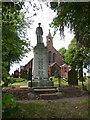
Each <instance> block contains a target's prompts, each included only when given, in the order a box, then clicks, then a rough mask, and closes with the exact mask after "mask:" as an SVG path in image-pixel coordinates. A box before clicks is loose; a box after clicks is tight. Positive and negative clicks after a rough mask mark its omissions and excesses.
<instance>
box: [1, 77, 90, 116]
mask: <svg viewBox="0 0 90 120" xmlns="http://www.w3.org/2000/svg"><path fill="white" fill-rule="evenodd" d="M13 80H14V83H12V84H11V83H10V84H9V86H8V87H3V89H2V92H3V93H5V95H6V96H4V98H3V110H4V111H3V114H2V116H3V118H88V112H89V110H88V109H89V108H88V102H89V99H88V94H87V93H86V91H81V88H82V84H81V81H79V83H78V86H74V85H73V86H68V82H67V79H61V84H60V86H61V87H62V91H63V92H64V96H63V97H61V98H60V99H57V98H54V99H47V100H45V99H40V98H39V97H38V96H36V98H33V99H30V98H28V95H27V93H28V90H27V89H20V86H22V85H23V86H26V85H27V80H24V79H21V78H12V81H13ZM53 81H54V84H55V85H56V86H58V79H57V78H53ZM89 81H90V78H87V79H86V80H85V81H84V85H85V86H87V90H89V91H90V88H89ZM6 98H7V101H5V102H4V100H5V99H6ZM17 111H19V113H18V114H17Z"/></svg>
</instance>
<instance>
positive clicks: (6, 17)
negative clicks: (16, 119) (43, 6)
mask: <svg viewBox="0 0 90 120" xmlns="http://www.w3.org/2000/svg"><path fill="white" fill-rule="evenodd" d="M23 6H24V3H22V2H20V3H18V4H15V3H14V2H3V3H2V62H3V63H2V65H3V72H4V71H5V72H6V71H7V72H9V70H10V65H11V64H12V63H14V62H19V61H20V60H21V59H22V57H23V56H24V55H25V53H27V52H29V51H30V46H29V42H28V39H27V37H26V33H27V32H26V28H27V27H28V25H30V23H31V21H30V19H25V15H24V12H21V10H22V9H23Z"/></svg>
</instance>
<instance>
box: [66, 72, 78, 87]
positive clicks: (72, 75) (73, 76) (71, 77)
mask: <svg viewBox="0 0 90 120" xmlns="http://www.w3.org/2000/svg"><path fill="white" fill-rule="evenodd" d="M68 84H69V85H78V72H77V71H76V70H70V71H69V72H68Z"/></svg>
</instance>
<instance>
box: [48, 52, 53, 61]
mask: <svg viewBox="0 0 90 120" xmlns="http://www.w3.org/2000/svg"><path fill="white" fill-rule="evenodd" d="M48 56H49V57H48V58H49V63H51V62H52V61H51V60H52V52H51V51H49V53H48Z"/></svg>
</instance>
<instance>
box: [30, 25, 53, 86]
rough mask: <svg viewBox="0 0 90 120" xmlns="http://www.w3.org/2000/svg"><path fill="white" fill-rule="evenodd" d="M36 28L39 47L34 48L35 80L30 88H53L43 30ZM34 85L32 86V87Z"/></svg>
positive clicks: (33, 79)
mask: <svg viewBox="0 0 90 120" xmlns="http://www.w3.org/2000/svg"><path fill="white" fill-rule="evenodd" d="M40 25H41V24H40V23H39V27H37V28H36V35H37V45H36V46H35V47H34V60H33V71H32V72H33V78H32V82H28V86H29V87H45V86H53V85H54V84H53V82H52V81H49V80H48V56H47V47H45V46H44V43H43V40H42V38H43V37H42V35H43V29H42V28H41V27H40ZM31 84H32V85H31Z"/></svg>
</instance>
